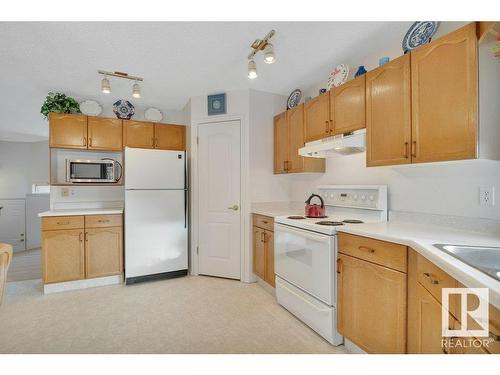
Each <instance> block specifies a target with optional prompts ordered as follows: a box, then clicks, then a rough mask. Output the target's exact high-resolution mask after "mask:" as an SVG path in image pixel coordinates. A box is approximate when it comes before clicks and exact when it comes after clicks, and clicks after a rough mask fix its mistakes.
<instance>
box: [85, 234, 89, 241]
mask: <svg viewBox="0 0 500 375" xmlns="http://www.w3.org/2000/svg"><path fill="white" fill-rule="evenodd" d="M85 242H89V232H85Z"/></svg>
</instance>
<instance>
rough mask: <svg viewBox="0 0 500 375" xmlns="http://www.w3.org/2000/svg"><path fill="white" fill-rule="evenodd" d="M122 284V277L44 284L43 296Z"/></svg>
mask: <svg viewBox="0 0 500 375" xmlns="http://www.w3.org/2000/svg"><path fill="white" fill-rule="evenodd" d="M122 282H123V276H122V275H114V276H106V277H96V278H95V279H84V280H75V281H65V282H63V283H54V284H45V285H44V286H43V293H44V294H51V293H58V292H68V291H70V290H78V289H87V288H94V287H97V286H105V285H115V284H121V283H122Z"/></svg>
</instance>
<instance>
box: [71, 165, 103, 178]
mask: <svg viewBox="0 0 500 375" xmlns="http://www.w3.org/2000/svg"><path fill="white" fill-rule="evenodd" d="M71 178H85V179H87V178H88V179H91V178H92V179H105V178H106V164H103V163H71Z"/></svg>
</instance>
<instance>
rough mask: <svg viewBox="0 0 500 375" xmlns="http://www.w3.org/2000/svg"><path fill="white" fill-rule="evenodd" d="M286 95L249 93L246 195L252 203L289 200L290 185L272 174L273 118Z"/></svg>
mask: <svg viewBox="0 0 500 375" xmlns="http://www.w3.org/2000/svg"><path fill="white" fill-rule="evenodd" d="M286 99H287V97H286V96H282V95H276V94H271V93H267V92H263V91H256V90H250V129H249V132H250V140H249V141H250V146H249V150H250V196H251V201H252V203H256V202H271V201H282V202H285V201H289V200H290V198H291V197H290V188H291V186H290V184H289V182H288V179H287V178H286V176H284V175H275V174H274V173H273V169H274V166H273V160H274V130H273V129H274V127H273V116H274V114H275V113H278V112H282V111H283V110H284V109H285V108H286Z"/></svg>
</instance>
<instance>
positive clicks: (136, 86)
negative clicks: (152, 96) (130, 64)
mask: <svg viewBox="0 0 500 375" xmlns="http://www.w3.org/2000/svg"><path fill="white" fill-rule="evenodd" d="M132 96H133V97H134V98H140V97H141V87H140V86H139V84H138V83H137V81H135V83H134V85H133V86H132Z"/></svg>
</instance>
